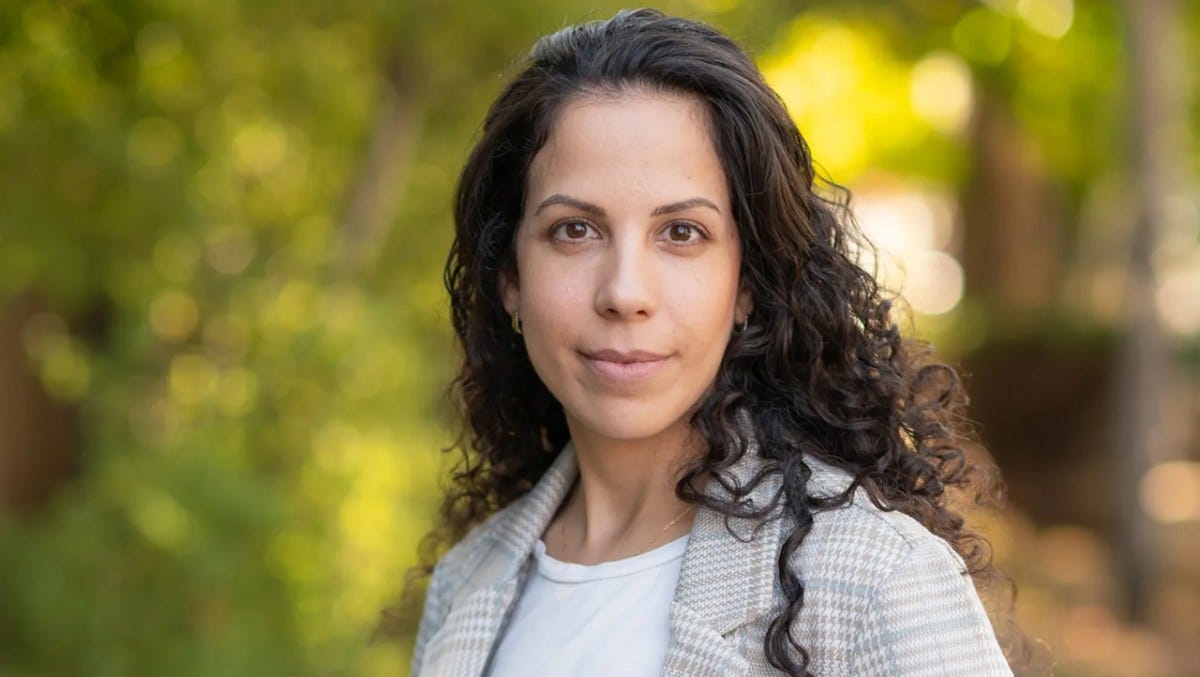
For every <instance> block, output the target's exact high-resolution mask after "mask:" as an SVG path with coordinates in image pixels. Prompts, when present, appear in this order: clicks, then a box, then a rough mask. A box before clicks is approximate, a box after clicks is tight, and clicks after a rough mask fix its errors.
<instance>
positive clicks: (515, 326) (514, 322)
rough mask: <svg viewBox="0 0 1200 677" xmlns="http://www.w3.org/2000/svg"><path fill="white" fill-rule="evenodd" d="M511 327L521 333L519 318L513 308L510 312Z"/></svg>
mask: <svg viewBox="0 0 1200 677" xmlns="http://www.w3.org/2000/svg"><path fill="white" fill-rule="evenodd" d="M512 329H513V331H515V332H516V333H518V334H520V333H521V318H520V317H518V316H517V311H515V310H514V311H513V314H512Z"/></svg>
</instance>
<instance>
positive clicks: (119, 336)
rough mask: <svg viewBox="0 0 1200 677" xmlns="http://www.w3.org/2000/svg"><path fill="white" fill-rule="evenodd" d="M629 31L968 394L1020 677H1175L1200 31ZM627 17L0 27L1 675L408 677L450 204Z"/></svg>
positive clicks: (1056, 11)
mask: <svg viewBox="0 0 1200 677" xmlns="http://www.w3.org/2000/svg"><path fill="white" fill-rule="evenodd" d="M659 6H660V7H661V8H663V9H665V10H667V11H669V12H675V13H680V14H684V15H687V16H691V17H694V18H699V19H703V20H707V21H710V22H711V23H713V24H715V25H717V26H718V27H720V28H722V29H723V30H725V31H727V32H729V33H730V34H731V35H732V36H734V37H735V38H736V39H738V40H739V41H741V42H742V43H743V44H745V45H746V46H747V47H748V48H749V49H750V50H751V51H752V53H754V54H755V56H756V57H757V58H758V60H759V63H760V65H761V66H762V68H763V70H764V72H765V73H766V75H767V77H768V79H769V80H770V82H771V83H772V85H773V86H775V87H776V89H777V90H778V91H779V92H780V94H781V95H782V96H783V97H784V99H785V100H786V102H787V104H788V106H789V109H790V110H791V111H792V113H793V114H794V116H795V118H796V120H797V122H798V124H799V125H800V128H801V130H802V131H803V132H804V133H805V134H806V136H807V137H808V139H809V141H810V142H811V145H812V148H813V152H814V155H815V157H816V159H817V161H818V162H819V164H820V165H821V166H822V167H823V169H824V171H825V172H826V173H827V174H828V175H829V176H831V177H832V178H833V179H835V180H836V181H838V182H840V183H844V184H847V185H848V186H849V187H850V188H851V189H852V190H853V191H854V194H855V201H854V207H855V209H856V213H857V215H858V219H859V221H860V223H861V225H862V227H863V228H864V229H865V230H866V231H867V233H868V235H869V236H870V237H871V238H872V239H873V240H874V241H875V242H876V243H877V244H878V245H879V246H880V248H881V255H880V256H879V257H878V258H877V259H875V260H874V261H873V263H874V264H876V265H878V266H879V270H880V275H881V277H883V279H884V280H885V282H886V283H887V284H888V285H889V286H890V287H892V288H894V289H897V290H900V291H902V292H903V293H904V295H905V296H906V297H907V298H908V300H909V302H910V308H908V309H906V310H904V311H902V317H901V320H902V321H903V322H904V323H905V326H908V327H910V328H911V331H912V332H914V333H915V334H916V335H919V336H922V337H926V338H929V339H931V340H933V341H935V342H936V344H937V345H938V347H939V349H940V350H941V352H942V354H943V355H945V356H946V357H948V358H949V359H951V360H952V361H953V362H954V363H956V364H958V365H960V366H961V367H962V371H963V374H964V377H965V379H966V383H967V386H968V389H969V390H970V392H971V393H972V397H973V405H972V406H973V408H972V412H971V416H972V418H973V419H975V420H976V421H978V422H979V429H980V434H981V437H982V441H983V443H984V444H983V445H982V446H977V447H975V448H973V449H972V453H973V454H976V455H977V456H979V457H984V458H990V459H992V460H994V461H995V462H996V463H997V464H998V465H999V466H1000V468H1001V469H1002V470H1003V472H1004V474H1005V478H1006V480H1007V483H1008V486H1009V498H1010V503H1009V507H1008V509H1007V510H1006V511H1004V512H1003V513H999V514H992V513H988V514H979V515H977V516H976V518H975V519H976V522H977V523H978V524H979V525H980V526H981V527H982V528H983V529H984V532H985V534H986V535H987V536H988V537H989V538H991V540H992V542H993V544H994V545H995V547H996V558H997V561H998V563H999V564H1000V566H1001V567H1002V568H1003V569H1004V570H1005V571H1006V572H1008V573H1009V574H1010V575H1011V576H1012V577H1013V578H1014V579H1015V581H1016V583H1017V585H1018V588H1019V590H1020V592H1019V597H1018V600H1017V615H1018V618H1019V619H1020V621H1021V623H1022V624H1023V626H1024V628H1025V630H1026V632H1027V633H1028V634H1029V635H1031V636H1032V637H1035V638H1037V639H1038V641H1039V654H1038V656H1037V658H1036V661H1035V665H1037V666H1040V667H1038V669H1039V670H1043V671H1044V670H1047V669H1049V666H1050V665H1051V664H1053V665H1054V668H1053V669H1054V670H1055V672H1056V674H1060V675H1183V674H1200V649H1198V647H1197V645H1196V642H1195V639H1196V638H1197V637H1200V441H1198V439H1200V438H1198V431H1197V425H1196V422H1197V420H1198V419H1200V395H1198V391H1200V386H1198V384H1200V200H1198V197H1200V190H1198V183H1197V178H1196V177H1197V175H1198V171H1197V170H1198V169H1200V168H1198V167H1197V165H1198V161H1200V153H1197V145H1196V142H1195V139H1196V138H1197V135H1198V133H1200V106H1198V105H1197V101H1198V99H1197V95H1196V87H1197V85H1198V84H1200V83H1198V82H1197V70H1196V68H1195V64H1196V63H1200V54H1198V53H1197V40H1196V38H1197V36H1200V3H1195V2H1189V1H1185V0H1179V1H1177V2H1165V1H1163V0H1145V1H1144V2H1140V1H1138V0H1127V1H1126V2H1105V1H1100V0H986V1H980V2H975V1H969V0H905V1H890V2H883V1H878V2H868V1H865V0H859V1H854V0H827V1H816V0H814V1H810V2H803V3H800V2H782V1H780V0H762V1H756V2H750V1H749V0H743V1H740V2H739V0H690V1H682V0H679V1H673V2H668V3H665V4H662V5H659ZM619 7H620V5H618V4H615V3H606V2H580V1H577V0H553V1H552V0H523V1H522V2H496V3H466V2H434V1H432V0H399V1H398V2H397V1H391V2H384V1H382V0H355V1H353V2H342V3H328V2H316V1H314V0H300V1H298V2H289V3H282V2H250V1H248V0H242V1H237V0H207V1H205V2H198V1H196V0H161V1H159V2H136V1H127V2H121V1H117V0H112V1H108V2H103V1H88V0H71V1H63V2H47V1H38V2H19V1H18V2H15V3H14V2H12V1H11V0H9V1H7V2H3V3H0V676H5V677H7V676H10V675H22V676H24V675H160V674H173V675H274V674H288V675H306V674H312V675H334V674H336V675H358V674H371V675H375V674H377V675H394V674H407V672H408V662H409V656H410V653H411V635H412V632H413V631H414V629H415V620H416V619H415V618H407V619H404V621H403V622H402V630H403V634H404V636H403V637H402V638H401V640H400V641H391V642H376V643H373V644H372V643H369V642H368V639H369V637H370V635H371V630H372V629H373V627H374V625H375V622H376V620H377V618H378V615H379V610H380V609H381V608H382V607H384V606H385V605H387V604H389V603H391V602H392V601H393V600H394V599H395V598H396V596H397V595H398V594H399V592H400V589H401V587H402V585H403V580H404V577H403V572H404V570H405V569H406V567H408V566H410V565H412V564H414V563H415V562H416V557H417V554H416V544H417V541H418V539H419V538H420V537H421V536H422V535H423V534H424V533H425V532H426V530H427V529H428V528H429V527H430V526H431V524H432V520H433V516H434V514H435V510H436V505H437V500H438V496H439V491H440V485H441V483H442V482H444V477H445V474H446V472H447V470H448V461H449V459H443V458H442V454H440V453H439V449H440V448H443V447H446V446H448V445H449V444H451V443H452V442H453V440H454V436H455V430H454V428H453V421H452V419H451V416H452V414H451V411H452V408H451V407H450V406H449V405H448V404H447V402H446V400H445V399H444V390H445V386H446V384H447V383H448V381H449V379H450V378H451V376H452V375H453V374H454V373H455V368H456V361H457V355H456V353H455V350H454V346H453V343H452V340H451V331H450V326H449V318H448V308H447V301H446V298H445V295H444V291H443V289H442V286H441V268H442V265H443V263H444V260H445V255H446V252H447V248H448V246H449V243H450V239H451V232H452V224H451V216H450V202H451V193H452V188H453V182H454V180H455V178H456V175H457V172H458V170H459V168H460V166H461V164H462V162H463V160H464V159H465V156H466V153H467V151H468V149H469V148H470V145H471V144H472V142H473V140H474V138H475V135H476V132H477V130H478V125H479V122H480V120H481V119H482V116H483V113H484V109H485V107H486V105H487V104H488V103H489V101H490V100H491V98H492V97H493V96H495V94H496V93H497V92H498V91H499V88H500V87H501V86H502V84H503V82H504V79H505V77H506V76H507V75H508V74H511V72H512V67H513V64H514V63H515V62H516V61H517V59H518V57H519V56H520V55H521V54H522V52H523V51H524V50H525V49H527V48H528V47H529V46H530V45H531V44H532V42H533V40H534V39H535V38H536V37H537V36H539V35H541V34H543V33H546V32H549V31H553V30H555V29H557V28H559V27H561V26H563V25H565V24H567V23H572V22H575V21H579V20H584V19H596V18H606V17H607V16H609V15H611V13H612V12H613V11H614V10H615V9H617V8H619ZM871 262H872V261H868V263H871Z"/></svg>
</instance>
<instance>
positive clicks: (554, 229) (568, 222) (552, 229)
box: [550, 219, 709, 247]
mask: <svg viewBox="0 0 1200 677" xmlns="http://www.w3.org/2000/svg"><path fill="white" fill-rule="evenodd" d="M576 223H581V224H583V225H585V226H587V227H588V228H591V229H593V230H596V227H595V226H594V225H592V224H591V223H590V222H588V221H585V220H583V219H567V220H566V221H559V222H558V223H556V224H554V225H553V226H551V227H550V237H551V239H554V240H555V241H557V242H565V243H567V244H575V243H577V242H582V241H583V240H584V239H591V238H558V237H555V236H556V235H557V234H558V233H559V231H561V230H562V229H563V228H564V227H565V226H569V225H572V224H576ZM675 226H687V227H689V228H691V229H692V230H693V231H695V232H696V234H697V235H699V236H700V237H699V238H697V239H695V240H692V241H690V242H679V241H678V240H671V239H669V238H668V241H669V242H670V243H671V244H673V245H676V246H679V247H694V246H696V245H697V244H699V243H700V242H703V241H705V240H708V239H709V237H708V233H706V232H705V231H704V229H703V228H701V227H700V226H699V225H697V224H695V223H692V222H691V221H672V222H670V223H668V224H667V225H666V227H665V228H664V230H670V229H671V228H674V227H675Z"/></svg>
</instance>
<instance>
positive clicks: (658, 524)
mask: <svg viewBox="0 0 1200 677" xmlns="http://www.w3.org/2000/svg"><path fill="white" fill-rule="evenodd" d="M568 427H569V428H570V429H571V440H572V444H573V445H574V448H575V455H576V458H577V459H578V461H579V478H578V481H577V482H576V484H575V486H574V488H573V489H572V491H571V493H570V494H569V495H568V497H567V500H566V501H564V507H563V508H562V511H561V512H560V514H559V516H558V517H557V518H556V519H555V520H554V521H553V522H551V525H550V528H548V529H547V536H548V539H547V549H548V550H552V551H554V553H555V555H556V556H557V557H559V558H560V559H563V560H564V561H570V562H579V563H585V564H591V563H598V562H606V561H610V560H613V559H621V558H624V557H632V556H634V555H636V554H638V552H639V551H640V550H641V549H642V548H643V547H645V546H646V545H647V542H649V541H651V540H652V539H655V540H653V543H652V544H651V546H650V547H651V548H653V547H656V546H659V545H662V544H663V543H667V542H669V541H670V540H673V539H675V538H678V537H680V536H682V535H684V534H686V533H689V532H690V531H691V525H692V520H693V518H694V517H695V511H694V510H693V511H691V512H688V513H687V514H685V515H684V516H683V517H682V518H680V519H679V520H678V521H677V522H675V524H673V525H672V526H670V527H667V528H666V530H665V531H664V527H666V525H667V524H668V523H669V522H670V521H671V520H673V519H675V518H677V517H679V516H680V514H681V513H683V512H684V511H686V510H687V509H688V508H689V505H688V504H687V503H685V502H683V501H680V500H679V499H678V498H676V496H675V484H676V482H678V480H679V477H680V476H681V474H682V470H683V468H684V466H685V465H686V464H687V462H688V461H690V460H692V459H695V458H698V457H699V456H700V455H701V454H702V450H703V443H702V441H700V439H699V437H698V436H697V435H695V434H694V433H693V431H692V430H691V428H690V426H688V425H687V421H686V420H684V421H682V422H681V424H677V425H675V426H672V427H670V428H667V429H666V430H664V431H662V432H661V433H659V434H657V435H654V436H652V437H647V438H640V439H634V440H622V439H613V438H607V437H603V436H600V435H596V434H594V433H592V432H590V431H587V430H585V429H583V428H582V427H581V426H577V425H574V424H573V423H572V422H571V421H568Z"/></svg>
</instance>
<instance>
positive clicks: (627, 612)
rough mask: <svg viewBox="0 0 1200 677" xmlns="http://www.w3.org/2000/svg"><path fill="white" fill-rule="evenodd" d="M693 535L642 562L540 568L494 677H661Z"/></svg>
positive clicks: (545, 561)
mask: <svg viewBox="0 0 1200 677" xmlns="http://www.w3.org/2000/svg"><path fill="white" fill-rule="evenodd" d="M687 540H688V535H686V534H685V535H683V536H680V537H679V538H677V539H675V540H674V541H671V542H669V543H665V544H663V545H661V546H659V547H657V548H655V549H653V550H649V551H647V552H644V553H642V554H640V555H635V556H633V557H627V558H625V559H619V560H614V561H612V562H601V563H600V564H574V563H570V562H562V561H559V560H556V559H554V558H553V557H550V556H549V555H547V554H546V544H545V543H544V542H542V540H541V539H539V540H538V541H537V543H535V544H534V546H533V556H534V558H535V561H536V566H535V567H534V570H533V571H531V572H530V574H529V580H528V581H526V583H525V588H524V590H523V591H522V593H521V597H520V598H519V599H518V600H517V606H516V608H515V609H514V610H513V617H512V618H511V619H510V621H509V624H508V627H507V628H506V629H505V632H504V635H503V637H501V639H500V640H499V641H500V645H499V646H498V647H497V649H496V655H495V656H494V658H493V662H492V666H491V669H490V671H489V673H488V674H489V675H490V677H516V676H518V675H519V676H521V677H525V676H528V675H570V676H571V677H587V676H590V675H596V676H597V677H599V676H601V675H603V676H604V677H610V676H611V675H622V676H623V677H639V676H640V675H646V676H647V677H649V676H651V675H658V674H659V673H661V672H662V666H663V663H664V661H665V660H666V657H667V645H668V643H669V641H670V638H671V632H670V623H669V618H670V608H671V600H672V599H674V597H675V584H676V583H677V582H678V580H679V569H680V566H681V565H682V564H683V551H684V550H685V549H686V548H687Z"/></svg>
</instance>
